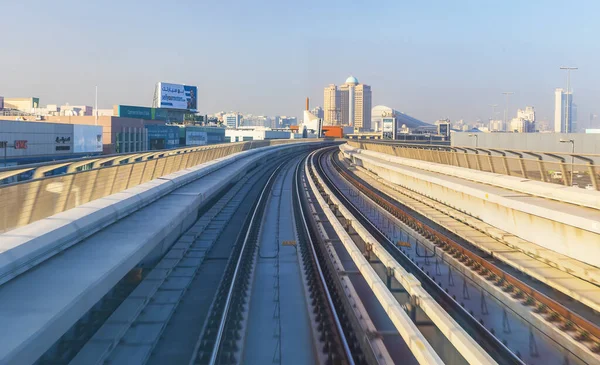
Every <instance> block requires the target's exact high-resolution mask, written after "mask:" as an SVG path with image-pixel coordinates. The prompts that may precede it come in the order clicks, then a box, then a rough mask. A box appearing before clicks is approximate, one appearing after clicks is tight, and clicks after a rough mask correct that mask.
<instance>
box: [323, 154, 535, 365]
mask: <svg viewBox="0 0 600 365" xmlns="http://www.w3.org/2000/svg"><path fill="white" fill-rule="evenodd" d="M329 150H330V151H331V149H329ZM325 152H327V151H323V150H321V154H320V156H319V157H318V158H315V160H316V161H317V163H316V164H315V166H316V167H317V169H318V170H320V175H321V176H323V177H324V179H325V181H326V182H327V183H328V185H329V187H330V188H331V190H332V191H333V192H334V194H336V195H337V197H338V198H339V199H340V200H342V201H345V203H346V204H345V205H346V206H347V207H348V208H349V209H350V210H351V211H354V213H356V216H357V218H358V219H359V221H362V223H364V224H366V225H368V226H369V232H371V233H372V234H373V233H375V234H374V236H375V237H376V238H377V239H378V240H379V242H381V243H383V244H385V246H386V249H387V250H388V252H389V253H390V254H392V256H393V257H394V258H395V259H396V260H398V259H399V258H400V259H402V261H404V262H405V263H407V264H408V265H410V266H409V267H406V266H405V268H406V269H407V270H408V272H410V273H412V274H414V275H415V276H416V277H417V279H419V281H420V282H421V284H422V286H423V289H425V290H426V291H427V292H429V293H430V294H432V295H433V293H431V291H432V290H433V291H435V294H436V295H435V296H434V298H436V300H441V301H442V303H443V304H444V305H446V308H449V309H450V308H451V309H452V310H453V311H454V313H455V315H458V316H460V318H461V319H462V320H463V321H462V323H465V321H466V322H467V323H468V325H469V327H470V329H471V330H470V331H468V332H469V333H470V334H471V336H473V335H474V333H473V331H475V333H476V334H477V335H478V336H481V337H480V338H477V340H478V341H481V340H484V339H485V340H486V342H487V344H488V346H487V351H491V352H492V353H493V354H494V355H492V356H493V357H494V359H495V360H497V361H498V362H499V363H500V364H506V363H514V364H524V362H523V361H522V360H521V359H519V358H518V357H517V356H516V354H515V353H513V352H512V351H511V350H510V349H509V348H508V347H506V346H505V345H504V344H503V343H502V342H500V341H499V340H498V339H497V338H496V337H495V336H494V335H492V334H491V333H490V332H489V330H488V329H487V328H486V327H485V326H483V325H482V324H481V323H479V322H478V321H477V319H476V318H475V317H473V316H472V315H471V314H469V313H468V312H467V311H466V310H465V309H464V308H463V307H462V306H461V305H460V304H459V303H458V302H457V301H456V300H454V299H452V298H451V297H450V295H449V294H447V293H446V292H445V291H444V290H443V289H442V288H441V287H440V286H439V285H438V284H437V283H436V282H435V281H434V280H432V279H431V278H430V277H429V276H428V275H427V274H426V273H425V272H424V271H423V270H422V269H421V268H420V267H419V266H418V265H416V264H415V263H414V262H412V261H411V260H410V259H408V257H406V256H405V254H404V253H403V252H402V251H401V250H399V249H398V248H397V246H396V245H395V244H394V243H393V242H392V241H390V239H389V238H388V237H387V236H386V235H385V234H384V233H383V232H381V230H380V229H379V228H378V227H377V226H376V225H375V224H373V222H371V221H370V220H369V219H368V218H367V217H366V216H365V215H364V214H363V213H362V212H361V211H360V209H358V208H357V207H356V206H355V205H354V204H353V203H352V202H351V201H350V200H349V199H348V198H347V197H346V196H345V195H344V194H343V193H342V192H341V190H340V189H339V188H338V187H337V186H336V185H335V183H334V182H333V180H332V179H331V177H330V176H329V175H328V174H326V173H325V169H324V168H323V166H322V163H321V156H323V155H324V154H325ZM333 165H334V167H335V169H336V171H338V172H339V170H338V168H339V166H337V165H336V163H335V162H334V163H333ZM340 175H342V176H343V177H344V178H346V176H345V175H344V174H342V173H340ZM361 187H362V188H361V189H359V190H360V191H361V192H363V193H365V194H366V192H365V190H366V191H368V189H366V188H364V186H363V185H362V184H361ZM363 189H364V190H363ZM373 194H374V193H372V192H371V194H366V195H367V196H369V197H370V196H371V195H373ZM380 200H383V199H380ZM374 201H375V200H374ZM375 202H376V203H377V202H378V201H375ZM388 204H389V203H388ZM453 317H454V316H453ZM480 343H481V342H480ZM482 345H483V344H482ZM490 346H491V347H490ZM484 348H486V347H484Z"/></svg>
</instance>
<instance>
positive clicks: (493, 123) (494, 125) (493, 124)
mask: <svg viewBox="0 0 600 365" xmlns="http://www.w3.org/2000/svg"><path fill="white" fill-rule="evenodd" d="M489 131H490V132H504V121H503V120H501V119H496V120H493V119H492V120H490V126H489Z"/></svg>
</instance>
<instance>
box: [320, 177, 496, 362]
mask: <svg viewBox="0 0 600 365" xmlns="http://www.w3.org/2000/svg"><path fill="white" fill-rule="evenodd" d="M317 179H318V181H319V184H320V186H322V187H323V189H324V190H325V194H326V195H327V196H328V198H329V199H330V200H331V202H332V204H333V205H335V206H336V208H337V209H338V211H339V214H341V216H342V217H344V219H345V220H346V221H347V222H348V224H349V225H350V226H351V227H352V228H353V229H354V230H355V231H356V233H357V234H358V235H359V236H360V237H361V238H362V239H363V240H364V242H365V243H366V244H367V245H368V246H369V247H370V248H371V249H372V250H373V253H374V254H375V255H376V256H377V258H378V259H379V260H381V262H382V263H383V264H384V265H385V267H386V268H388V270H390V271H391V272H392V275H393V276H394V277H395V278H396V279H397V281H398V283H399V284H400V285H402V287H403V288H404V289H405V290H406V291H407V293H408V294H409V295H410V296H413V297H416V298H418V299H417V305H419V307H420V308H421V309H422V310H423V312H424V313H425V314H426V315H427V316H428V317H429V318H430V319H431V320H432V322H433V324H434V325H435V326H436V327H437V328H438V329H439V330H440V331H441V333H442V334H443V335H444V336H446V338H447V339H448V340H449V341H450V343H451V344H452V345H453V346H454V347H455V348H456V350H457V351H458V352H459V353H460V354H461V355H462V356H463V357H464V358H465V360H467V361H468V362H469V363H470V364H496V361H494V360H493V359H492V358H491V357H490V355H489V354H488V353H486V352H485V351H484V350H483V349H482V348H481V347H480V346H479V344H478V343H477V342H476V341H475V340H474V339H473V338H471V336H469V335H468V334H467V333H466V332H465V331H464V329H463V328H462V327H460V326H459V325H458V324H457V323H456V322H455V321H454V320H453V319H452V318H451V317H450V316H449V315H448V313H447V312H446V311H444V310H443V309H442V308H441V307H440V305H439V304H437V303H436V302H435V301H434V300H433V299H432V298H431V296H430V295H429V294H428V293H427V292H426V291H425V290H423V288H422V287H421V283H420V282H419V281H418V279H417V278H415V277H414V276H413V275H412V274H409V273H408V272H407V271H406V270H404V268H402V266H400V265H399V264H398V263H397V261H396V260H395V259H394V258H392V257H391V256H390V255H389V253H388V252H387V251H386V250H385V249H384V248H383V247H382V246H381V244H380V243H379V242H378V241H377V239H375V238H374V237H373V236H372V235H371V234H370V233H369V232H368V231H367V229H365V227H363V226H362V225H361V224H360V223H359V222H358V220H357V219H356V217H355V216H354V215H352V213H350V211H349V210H348V209H347V208H346V207H345V206H344V203H343V202H342V201H340V200H339V199H338V198H337V197H336V196H335V195H334V194H333V192H332V191H331V190H330V189H329V188H328V187H327V186H326V184H325V182H324V181H323V180H322V178H321V177H319V176H318V175H317ZM319 202H320V201H319ZM323 203H324V204H325V202H324V201H323ZM344 232H345V231H344ZM352 245H353V243H352ZM352 250H356V251H357V252H358V254H359V255H360V257H363V256H362V253H361V252H360V250H358V248H356V247H355V246H354V247H353V248H352ZM352 257H353V259H355V255H353V256H352ZM356 259H357V258H356ZM363 259H364V258H363ZM361 268H362V266H361ZM375 276H376V277H377V279H379V276H377V274H375ZM379 280H381V279H379ZM382 284H383V283H382ZM386 290H388V289H386ZM393 301H394V302H396V300H395V299H394V300H393ZM402 313H404V312H402ZM405 315H406V314H405ZM409 322H410V320H409ZM410 325H412V326H414V324H413V323H412V322H410ZM414 331H416V333H419V335H420V332H419V330H418V329H417V328H416V327H415V328H414ZM400 333H401V334H402V336H403V338H405V340H406V337H405V334H404V333H402V332H400ZM423 341H425V343H427V344H428V342H427V341H426V340H425V339H424V338H423ZM428 345H429V344H428ZM411 348H412V349H413V351H414V348H413V347H411ZM429 350H430V351H431V352H433V353H434V354H435V351H434V350H433V348H431V347H429ZM415 355H416V354H415ZM416 356H417V355H416ZM436 356H437V355H436ZM417 359H419V362H420V363H430V362H427V361H432V360H431V359H429V360H427V361H425V362H423V361H424V359H423V357H419V356H417ZM440 361H441V360H440Z"/></svg>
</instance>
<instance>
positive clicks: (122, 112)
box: [116, 105, 169, 120]
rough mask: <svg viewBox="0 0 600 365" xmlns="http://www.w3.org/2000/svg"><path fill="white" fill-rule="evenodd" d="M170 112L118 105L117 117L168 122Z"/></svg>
mask: <svg viewBox="0 0 600 365" xmlns="http://www.w3.org/2000/svg"><path fill="white" fill-rule="evenodd" d="M168 114H169V113H168V111H167V110H164V109H157V108H147V107H144V106H131V105H117V106H116V115H117V116H119V117H123V118H139V119H150V120H167V117H168Z"/></svg>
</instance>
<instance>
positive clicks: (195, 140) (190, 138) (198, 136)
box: [185, 128, 208, 146]
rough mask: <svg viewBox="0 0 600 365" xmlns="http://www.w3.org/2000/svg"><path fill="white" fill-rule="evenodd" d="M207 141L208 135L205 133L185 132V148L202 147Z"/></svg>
mask: <svg viewBox="0 0 600 365" xmlns="http://www.w3.org/2000/svg"><path fill="white" fill-rule="evenodd" d="M207 141H208V134H207V133H206V132H199V131H191V130H187V128H186V131H185V145H186V146H202V145H205V144H206V143H207Z"/></svg>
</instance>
